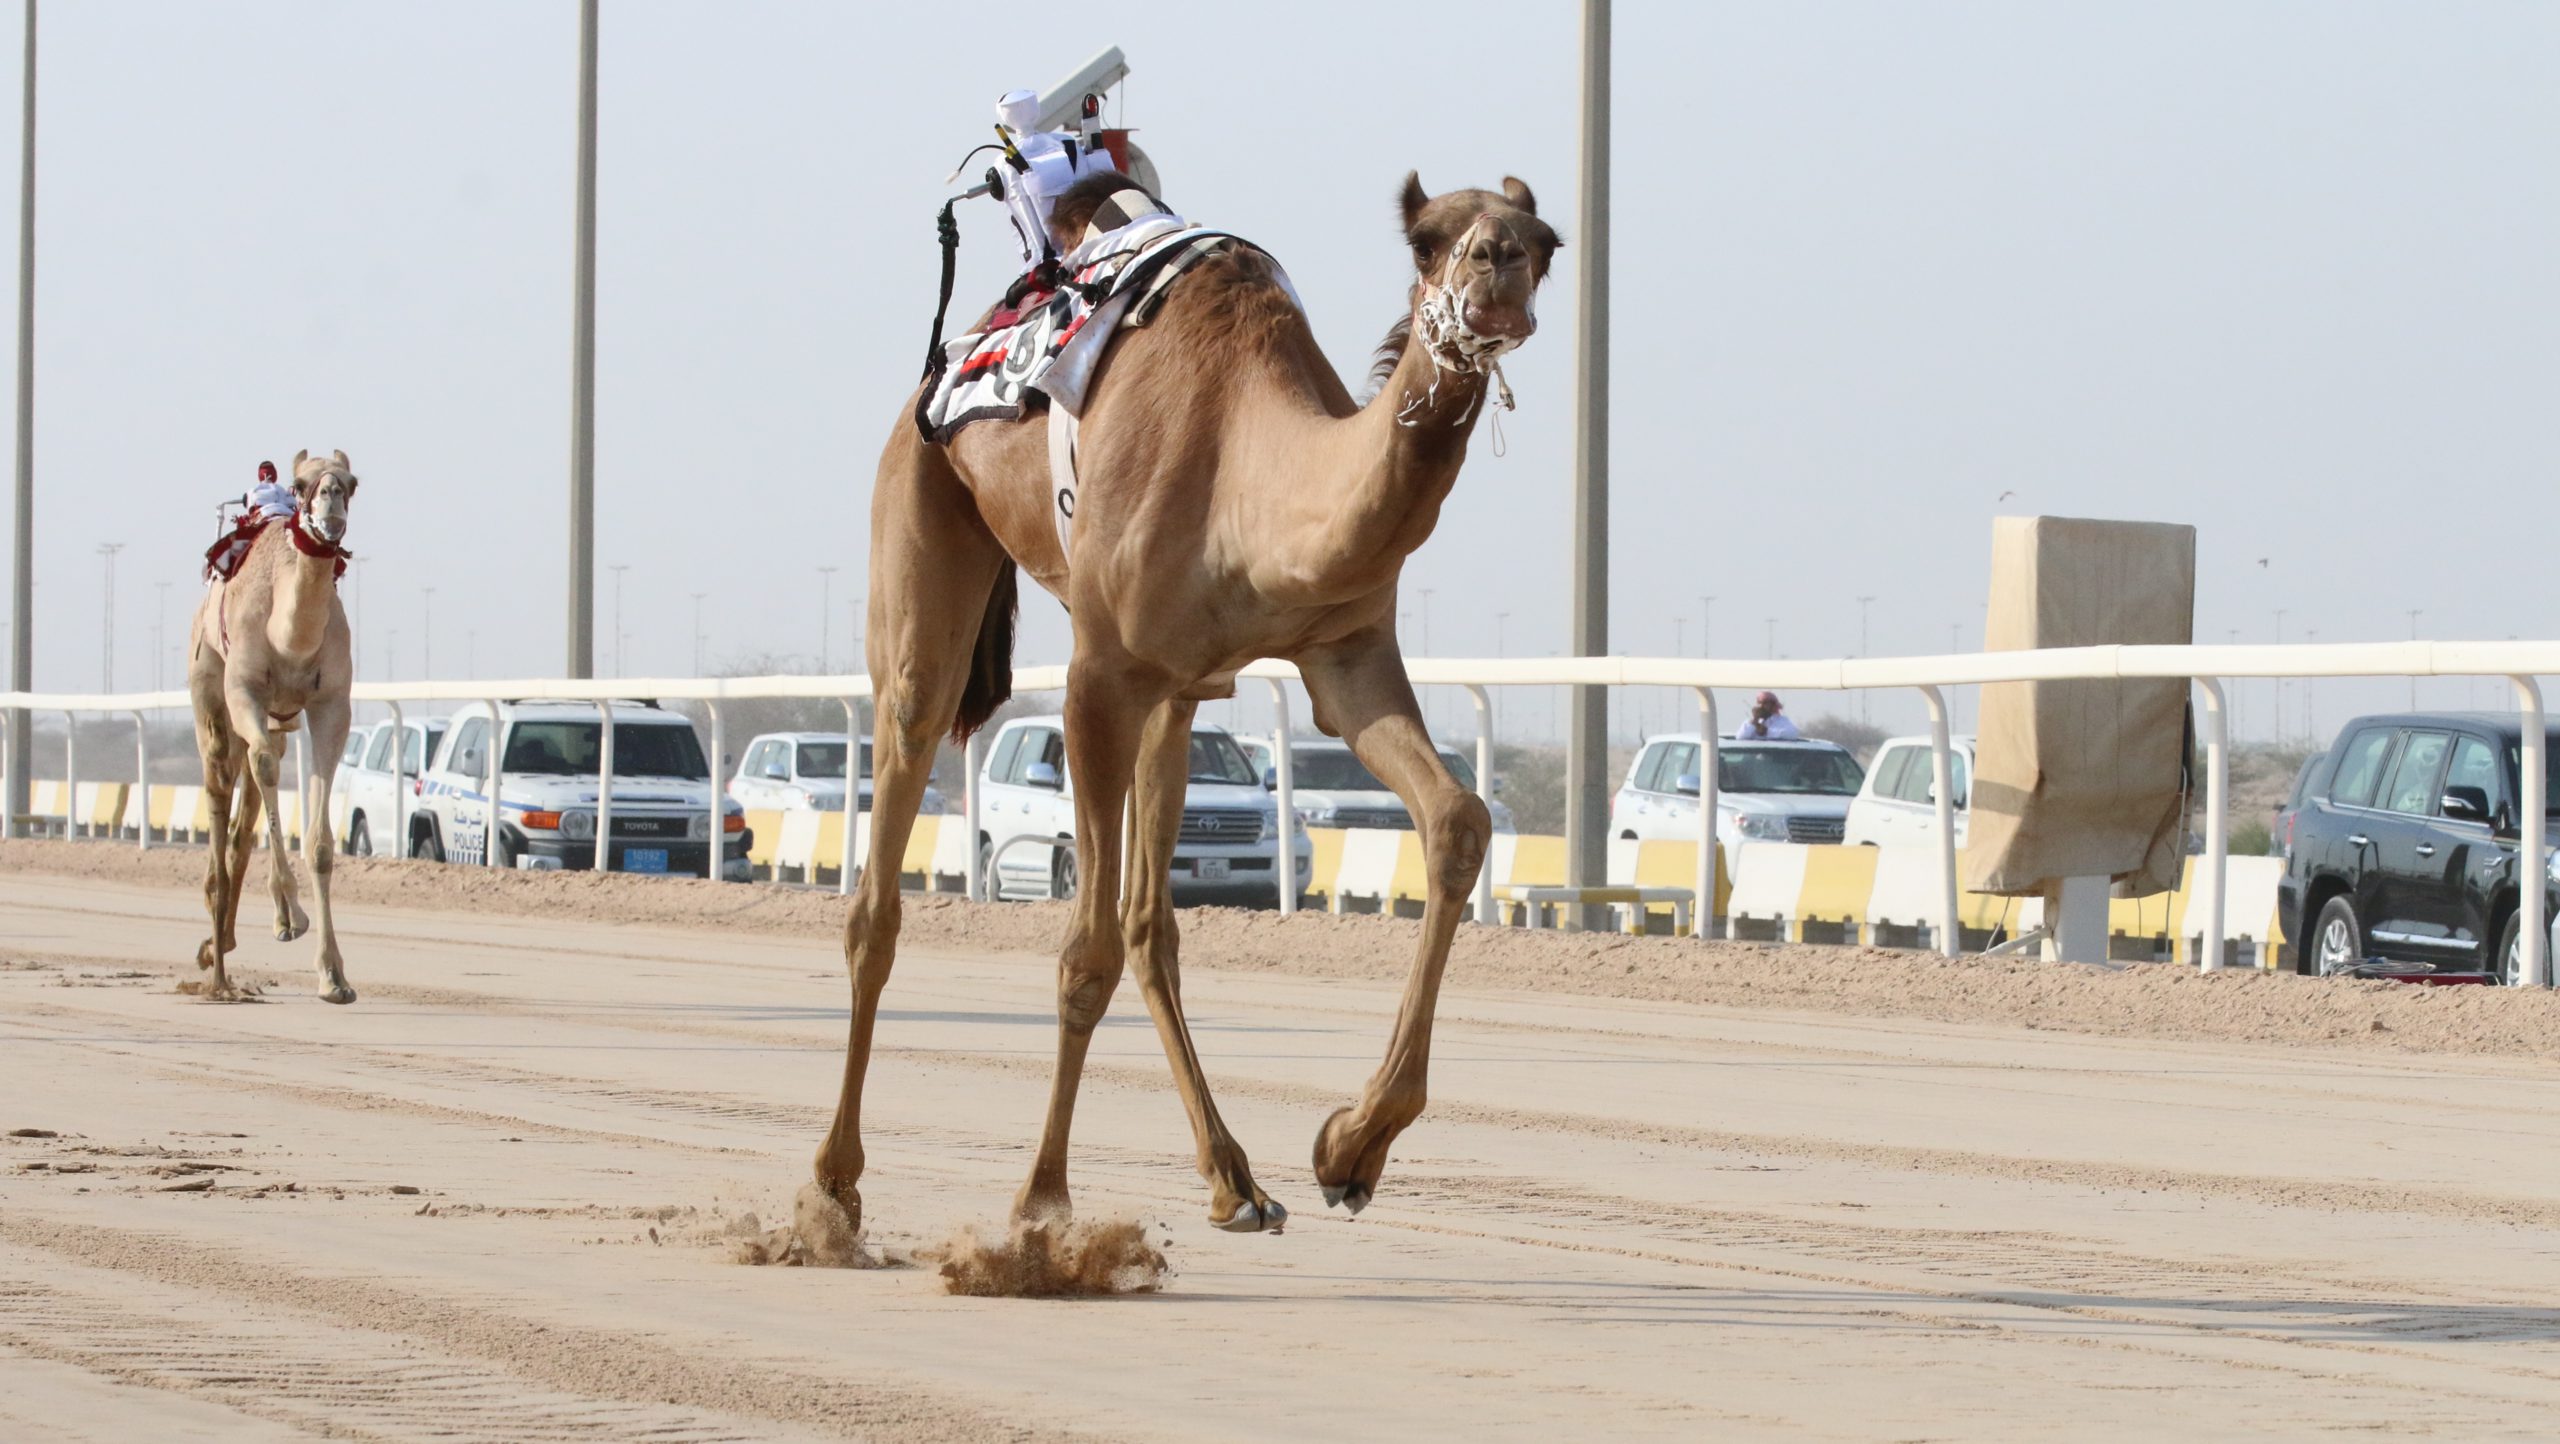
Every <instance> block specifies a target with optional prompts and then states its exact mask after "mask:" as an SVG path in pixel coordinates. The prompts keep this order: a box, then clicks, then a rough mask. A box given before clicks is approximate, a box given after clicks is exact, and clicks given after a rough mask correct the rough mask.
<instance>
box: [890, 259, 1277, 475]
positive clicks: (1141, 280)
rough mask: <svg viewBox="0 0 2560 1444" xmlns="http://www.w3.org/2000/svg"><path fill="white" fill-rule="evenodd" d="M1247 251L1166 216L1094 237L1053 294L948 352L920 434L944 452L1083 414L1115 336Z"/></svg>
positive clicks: (1035, 298)
mask: <svg viewBox="0 0 2560 1444" xmlns="http://www.w3.org/2000/svg"><path fill="white" fill-rule="evenodd" d="M1251 244H1252V243H1251V242H1249V241H1245V240H1242V239H1240V238H1238V237H1236V236H1232V235H1229V234H1227V233H1226V232H1224V231H1212V230H1207V229H1204V228H1202V227H1199V226H1195V225H1192V224H1191V223H1190V222H1188V221H1186V220H1184V219H1183V218H1182V217H1180V216H1177V215H1174V214H1172V213H1170V212H1168V211H1150V212H1148V213H1146V214H1143V215H1140V216H1137V217H1135V218H1134V219H1131V220H1130V221H1129V222H1128V223H1127V224H1125V225H1122V226H1119V227H1118V228H1117V229H1114V230H1112V231H1110V232H1108V233H1106V234H1103V235H1098V236H1095V235H1090V234H1089V235H1088V237H1087V239H1086V240H1085V242H1084V244H1082V245H1080V246H1078V247H1076V249H1075V250H1074V251H1072V252H1070V253H1069V254H1068V255H1067V256H1066V258H1065V259H1064V260H1063V261H1061V262H1060V263H1059V265H1060V269H1061V271H1062V272H1063V279H1062V280H1061V281H1060V282H1059V284H1058V288H1057V289H1056V290H1054V291H1049V292H1045V293H1040V294H1035V295H1032V296H1029V297H1026V298H1025V299H1024V300H1023V302H1022V303H1021V304H1020V305H1019V306H1017V307H1015V308H1013V309H1011V310H999V311H997V312H996V313H995V314H994V315H992V316H990V317H989V318H988V320H989V323H990V324H989V325H988V326H987V328H986V329H985V330H982V331H978V332H974V333H972V334H970V335H967V336H962V337H960V338H958V339H957V340H954V341H950V342H946V343H945V344H944V346H943V348H942V355H943V366H942V374H941V375H940V376H939V377H937V378H936V379H935V382H934V386H933V389H932V390H930V391H928V392H926V393H925V395H924V396H923V398H922V399H921V400H920V401H919V402H918V403H917V405H916V427H917V429H918V430H920V431H922V432H923V433H924V435H925V438H926V439H927V440H929V441H932V442H935V443H937V444H943V445H947V444H949V442H950V440H951V438H952V437H954V436H956V435H958V434H959V432H960V428H962V427H964V426H967V425H968V424H969V423H970V422H972V421H988V420H995V421H1018V420H1020V419H1022V418H1023V417H1025V416H1028V415H1030V414H1031V413H1032V412H1034V411H1037V410H1039V409H1041V408H1043V407H1045V406H1047V405H1048V404H1049V403H1050V402H1052V401H1054V402H1056V403H1057V404H1058V405H1059V406H1061V407H1063V408H1064V409H1065V410H1066V412H1067V414H1068V415H1070V416H1074V415H1079V414H1081V413H1082V412H1083V410H1084V393H1085V387H1086V386H1087V385H1088V384H1090V383H1091V381H1092V379H1093V374H1094V371H1095V368H1096V367H1097V366H1098V365H1099V364H1100V363H1101V359H1102V353H1103V351H1104V349H1105V348H1107V347H1108V346H1109V345H1110V344H1111V337H1112V335H1113V334H1114V333H1115V332H1116V331H1117V329H1118V328H1119V327H1121V326H1124V325H1126V326H1144V325H1146V324H1147V323H1148V322H1149V321H1152V320H1154V319H1155V315H1156V312H1157V311H1158V310H1159V309H1160V308H1162V306H1163V305H1164V299H1165V296H1166V294H1167V293H1168V292H1170V291H1171V289H1172V287H1173V283H1174V281H1175V280H1176V279H1177V278H1179V277H1180V276H1181V275H1182V273H1183V272H1184V271H1187V270H1189V269H1190V268H1191V267H1193V266H1195V265H1197V264H1199V263H1200V262H1201V261H1203V260H1205V259H1207V258H1208V257H1210V256H1213V255H1216V254H1218V253H1219V252H1220V251H1223V250H1225V249H1227V248H1228V247H1230V246H1250V245H1251ZM1282 284H1284V285H1285V284H1286V281H1285V280H1284V281H1283V283H1282Z"/></svg>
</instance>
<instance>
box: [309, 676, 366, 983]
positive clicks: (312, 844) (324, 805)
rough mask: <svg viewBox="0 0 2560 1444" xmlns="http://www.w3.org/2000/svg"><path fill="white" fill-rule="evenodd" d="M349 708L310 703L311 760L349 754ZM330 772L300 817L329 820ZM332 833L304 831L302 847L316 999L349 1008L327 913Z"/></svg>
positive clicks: (319, 779)
mask: <svg viewBox="0 0 2560 1444" xmlns="http://www.w3.org/2000/svg"><path fill="white" fill-rule="evenodd" d="M350 710H351V709H350V708H349V707H348V705H347V704H346V703H345V702H343V701H337V702H322V703H314V704H313V705H312V707H311V710H310V711H309V712H308V713H307V714H305V716H306V725H308V726H309V727H310V728H311V751H312V755H313V756H315V757H336V756H337V755H338V754H340V753H342V752H344V751H346V749H347V724H348V722H349V720H350V718H349V713H350ZM334 770H335V769H334V768H324V769H322V770H321V771H320V772H318V773H317V774H316V775H315V776H313V777H312V778H311V784H310V785H311V795H310V796H308V797H306V798H305V799H303V802H304V808H305V810H304V814H303V815H304V816H305V817H307V818H314V819H325V818H327V817H328V815H329V786H330V784H331V782H332V781H334V780H335V779H334V778H333V777H332V775H331V774H332V772H334ZM333 832H334V829H332V828H330V827H329V826H328V825H327V823H326V822H325V821H324V822H322V824H321V825H320V826H318V827H305V828H304V829H303V840H304V845H305V846H307V847H308V848H309V849H310V852H311V886H312V892H313V895H314V896H315V897H317V898H318V900H319V907H320V952H319V957H318V959H317V966H318V968H319V972H320V983H319V989H318V991H319V994H320V998H321V1000H322V1001H323V1002H330V1003H352V1002H354V1001H355V1000H356V990H355V989H354V988H353V987H351V986H349V985H348V983H347V960H346V959H345V958H344V957H342V956H340V955H339V953H338V924H337V919H336V917H335V916H334V915H333V914H332V913H331V912H330V909H329V875H330V874H331V873H332V872H334V871H335V870H336V868H337V854H338V839H337V838H336V837H335V836H333V835H332V834H333Z"/></svg>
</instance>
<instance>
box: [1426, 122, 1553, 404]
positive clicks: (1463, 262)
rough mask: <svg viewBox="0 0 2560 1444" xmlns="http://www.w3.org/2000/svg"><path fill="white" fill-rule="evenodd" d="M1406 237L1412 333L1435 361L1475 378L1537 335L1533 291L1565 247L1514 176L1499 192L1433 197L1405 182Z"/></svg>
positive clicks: (1536, 204)
mask: <svg viewBox="0 0 2560 1444" xmlns="http://www.w3.org/2000/svg"><path fill="white" fill-rule="evenodd" d="M1402 199H1403V205H1404V234H1405V240H1406V242H1407V243H1408V244H1410V245H1411V246H1412V247H1413V269H1414V313H1413V322H1414V329H1415V331H1416V333H1417V334H1419V335H1420V336H1421V337H1422V340H1423V344H1424V345H1426V346H1428V347H1429V348H1430V350H1431V356H1432V359H1433V360H1435V361H1437V362H1439V363H1440V364H1441V366H1443V367H1444V368H1446V369H1448V370H1451V371H1461V372H1464V371H1473V370H1475V369H1476V367H1477V365H1478V363H1479V362H1480V361H1490V360H1493V359H1496V358H1498V357H1500V356H1501V354H1502V353H1503V352H1505V351H1508V350H1510V349H1511V348H1512V347H1514V346H1517V345H1519V344H1520V343H1521V342H1523V341H1526V340H1528V339H1529V336H1530V334H1531V333H1532V332H1535V331H1536V330H1537V329H1538V309H1537V296H1538V283H1539V282H1541V281H1544V280H1545V279H1546V278H1547V267H1548V265H1549V264H1550V263H1552V262H1553V261H1554V260H1555V255H1556V248H1557V247H1558V246H1560V245H1562V244H1564V243H1563V242H1562V241H1560V240H1558V239H1557V238H1556V233H1555V230H1554V228H1553V227H1551V226H1549V225H1548V224H1547V223H1546V222H1544V221H1542V220H1539V219H1538V198H1537V197H1536V196H1534V195H1532V194H1530V192H1529V187H1528V186H1527V185H1525V184H1523V183H1522V182H1521V181H1519V180H1518V179H1516V178H1514V177H1512V176H1504V177H1503V178H1502V189H1500V190H1498V191H1487V190H1462V191H1451V192H1449V193H1448V194H1447V195H1444V196H1433V195H1430V194H1427V193H1426V192H1425V191H1424V190H1423V189H1422V178H1421V177H1420V176H1419V175H1417V174H1414V173H1412V172H1407V173H1406V174H1405V178H1404V195H1403V198H1402Z"/></svg>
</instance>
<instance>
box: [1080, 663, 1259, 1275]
mask: <svg viewBox="0 0 2560 1444" xmlns="http://www.w3.org/2000/svg"><path fill="white" fill-rule="evenodd" d="M1199 705H1200V704H1199V703H1197V702H1192V701H1187V700H1184V699H1182V698H1174V699H1172V700H1170V701H1167V702H1165V703H1164V704H1162V705H1161V706H1159V707H1157V708H1156V710H1155V713H1154V715H1153V716H1151V717H1149V718H1148V719H1147V726H1146V733H1145V736H1144V737H1143V739H1142V740H1141V741H1140V743H1139V749H1138V752H1139V755H1138V774H1137V794H1136V801H1135V805H1134V809H1133V814H1132V815H1133V817H1134V826H1133V827H1132V828H1131V829H1130V840H1131V842H1132V843H1133V844H1134V846H1135V847H1136V856H1135V857H1133V858H1131V859H1130V861H1129V869H1130V872H1129V887H1128V897H1127V899H1126V901H1125V902H1124V904H1123V905H1122V907H1121V910H1120V927H1121V934H1122V937H1123V938H1124V940H1125V943H1126V946H1127V948H1128V955H1129V961H1130V965H1131V966H1132V968H1134V969H1135V971H1136V972H1137V975H1138V988H1139V991H1140V992H1142V993H1143V994H1144V995H1145V996H1146V1000H1147V1011H1148V1013H1150V1014H1151V1015H1153V1016H1154V1018H1155V1020H1156V1036H1157V1037H1158V1038H1160V1039H1161V1040H1162V1041H1163V1043H1164V1054H1165V1060H1166V1061H1167V1062H1169V1063H1171V1064H1172V1065H1173V1082H1174V1087H1175V1088H1176V1089H1178V1090H1179V1091H1180V1092H1181V1094H1182V1107H1183V1110H1184V1111H1185V1112H1186V1113H1188V1114H1189V1115H1190V1116H1191V1137H1192V1142H1193V1143H1194V1144H1195V1145H1196V1146H1197V1148H1198V1150H1199V1164H1200V1176H1201V1177H1202V1178H1205V1179H1207V1180H1208V1181H1209V1188H1210V1197H1209V1222H1211V1223H1212V1224H1215V1225H1216V1226H1218V1227H1219V1228H1223V1229H1226V1230H1228V1231H1230V1232H1234V1233H1256V1232H1259V1231H1261V1230H1264V1229H1270V1230H1273V1231H1275V1232H1276V1231H1277V1230H1278V1229H1279V1227H1280V1225H1281V1224H1282V1223H1283V1222H1285V1221H1287V1219H1288V1217H1289V1211H1288V1210H1287V1209H1285V1208H1282V1207H1281V1206H1280V1205H1279V1204H1277V1203H1274V1202H1272V1201H1271V1199H1270V1197H1269V1196H1268V1195H1266V1194H1265V1193H1263V1191H1262V1190H1261V1189H1260V1188H1258V1187H1256V1186H1255V1184H1254V1181H1253V1168H1252V1165H1251V1164H1249V1163H1247V1162H1246V1160H1245V1156H1244V1147H1243V1145H1241V1144H1239V1143H1237V1142H1236V1139H1235V1135H1234V1134H1233V1133H1230V1132H1229V1131H1227V1124H1226V1120H1225V1119H1223V1118H1220V1117H1219V1116H1218V1105H1217V1101H1216V1100H1215V1099H1214V1098H1212V1097H1211V1096H1210V1093H1209V1075H1208V1071H1207V1070H1206V1069H1204V1068H1202V1067H1201V1066H1200V1052H1199V1050H1198V1049H1197V1048H1195V1047H1193V1046H1192V1043H1191V1025H1190V1023H1189V1021H1187V1020H1186V1019H1185V1018H1184V1017H1183V1015H1182V963H1181V958H1180V953H1181V941H1182V939H1181V929H1180V928H1179V927H1178V926H1177V925H1176V923H1175V920H1174V911H1173V852H1174V844H1175V842H1176V841H1177V840H1178V839H1179V838H1180V836H1181V832H1182V803H1183V798H1184V796H1185V794H1186V793H1187V792H1188V791H1189V789H1190V783H1191V719H1192V715H1193V714H1194V713H1195V712H1197V711H1198V710H1199Z"/></svg>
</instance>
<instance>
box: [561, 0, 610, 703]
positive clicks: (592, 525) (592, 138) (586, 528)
mask: <svg viewBox="0 0 2560 1444" xmlns="http://www.w3.org/2000/svg"><path fill="white" fill-rule="evenodd" d="M576 253H577V259H576V261H575V264H574V266H573V279H572V280H571V283H570V287H571V291H572V292H573V297H574V299H573V300H572V302H571V319H570V322H569V675H570V676H572V677H592V676H594V675H595V674H596V0H579V3H578V198H577V241H576ZM615 645H616V646H617V647H618V646H620V639H619V638H617V639H616V641H615Z"/></svg>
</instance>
